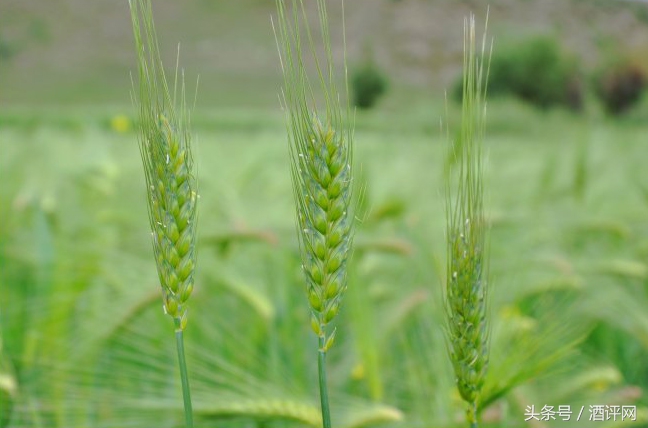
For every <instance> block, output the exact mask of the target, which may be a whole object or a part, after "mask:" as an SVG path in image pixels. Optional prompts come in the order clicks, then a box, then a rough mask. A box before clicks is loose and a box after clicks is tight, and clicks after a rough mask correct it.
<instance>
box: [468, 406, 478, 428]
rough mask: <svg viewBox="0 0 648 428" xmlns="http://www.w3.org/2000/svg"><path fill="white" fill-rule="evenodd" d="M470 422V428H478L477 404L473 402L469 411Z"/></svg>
mask: <svg viewBox="0 0 648 428" xmlns="http://www.w3.org/2000/svg"><path fill="white" fill-rule="evenodd" d="M468 422H469V423H470V428H477V403H476V402H473V403H471V404H470V408H469V409H468Z"/></svg>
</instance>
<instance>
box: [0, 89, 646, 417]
mask: <svg viewBox="0 0 648 428" xmlns="http://www.w3.org/2000/svg"><path fill="white" fill-rule="evenodd" d="M638 111H639V113H637V114H635V115H630V116H629V117H627V118H625V119H622V120H616V121H613V120H610V119H606V118H603V117H601V116H598V115H597V114H586V115H581V116H574V115H572V114H569V113H567V112H564V111H559V110H557V111H549V112H545V113H538V112H536V111H534V110H532V109H530V108H528V107H526V106H524V105H521V104H518V103H515V102H513V101H507V100H503V101H496V102H493V103H491V104H490V105H489V113H488V126H487V137H486V142H485V144H486V148H487V154H488V156H487V158H488V159H487V162H488V168H487V175H486V189H487V212H488V213H489V219H490V223H491V242H490V249H491V266H490V277H491V283H492V286H493V289H492V290H493V291H492V306H491V311H492V315H493V318H494V320H495V322H494V323H493V330H492V357H491V368H490V372H489V378H488V380H487V385H486V400H485V401H486V402H485V403H484V407H485V408H484V416H483V419H484V421H485V424H484V426H491V427H521V426H533V427H551V426H563V425H570V426H583V427H591V426H596V427H613V426H619V427H620V426H624V427H625V426H636V427H646V426H648V397H647V393H648V221H646V219H647V218H648V168H646V164H645V162H646V157H645V155H646V138H645V136H646V134H647V132H648V125H646V123H648V122H646V120H645V118H644V117H642V116H641V114H642V113H641V111H644V110H638ZM444 116H445V113H444V109H443V108H442V106H438V105H429V104H420V105H416V104H414V105H411V106H410V107H409V108H408V109H406V110H399V111H398V112H396V111H395V110H390V109H382V110H378V111H375V112H370V113H359V114H358V117H357V124H356V143H357V146H356V156H355V158H356V162H357V166H358V171H359V172H360V174H359V176H360V178H361V179H362V182H361V183H358V185H359V186H363V187H364V189H365V198H364V202H363V204H362V210H361V213H360V215H359V217H360V218H359V219H358V230H357V237H356V244H357V245H356V250H355V253H354V259H353V262H352V264H351V267H350V269H351V271H350V275H351V277H350V284H349V291H348V294H347V297H346V298H345V300H344V303H343V309H342V312H341V316H340V319H339V320H338V321H337V323H338V334H337V340H336V346H335V347H334V348H333V349H332V350H331V354H330V360H329V361H330V368H329V370H330V376H331V380H330V388H331V399H332V411H333V422H334V424H335V426H338V427H340V428H351V427H369V426H384V427H407V428H410V427H421V428H430V427H454V426H463V425H464V422H463V418H464V413H463V407H462V403H461V400H460V398H459V396H458V394H457V393H456V392H455V389H454V385H453V379H452V370H451V368H450V365H449V362H448V358H447V355H446V349H445V343H444V339H443V331H442V327H441V322H442V304H441V301H440V295H441V287H442V284H443V276H444V267H445V244H444V236H443V233H444V227H445V220H444V207H443V201H444V198H443V181H442V174H443V168H444V165H445V162H446V158H447V154H446V148H447V142H446V139H445V137H444V135H443V133H442V132H441V130H440V126H439V120H440V118H442V117H444ZM132 117H133V116H132V111H131V110H130V109H118V108H94V109H92V108H90V109H81V108H69V109H62V110H58V111H55V112H54V111H50V110H45V109H40V110H34V109H30V110H20V109H6V110H5V111H3V112H2V114H1V115H0V153H2V156H0V174H2V176H1V180H0V183H1V184H0V344H1V348H0V427H12V428H18V427H21V428H22V427H37V428H40V427H43V428H54V427H61V428H64V427H65V428H68V427H78V428H80V427H92V428H100V427H138V428H139V427H150V426H156V427H169V428H171V427H179V426H181V425H182V401H181V397H180V390H179V379H178V376H177V371H176V370H177V369H176V366H175V350H174V343H173V339H172V337H171V323H170V322H169V319H168V317H165V316H164V314H163V312H162V308H161V306H162V303H161V300H160V296H159V286H158V285H157V278H156V272H155V266H154V262H153V257H152V252H151V243H150V236H149V232H148V219H147V214H146V205H145V204H146V203H145V196H144V190H145V189H144V177H143V173H142V170H141V165H140V157H139V151H138V147H137V143H136V135H135V133H134V132H133V131H132V126H133V123H132ZM457 117H458V111H457V107H456V106H452V105H451V106H450V111H449V118H450V128H451V130H452V129H453V128H454V127H455V125H456V124H455V122H456V119H457ZM193 124H194V126H195V130H196V132H195V135H196V138H195V139H196V161H197V164H198V171H199V189H200V206H199V222H200V225H199V254H198V262H199V267H198V279H197V284H196V291H195V296H196V297H195V299H192V302H191V308H190V323H189V328H188V330H187V332H186V346H187V352H188V353H189V357H188V358H189V371H190V376H191V382H192V389H193V397H194V409H195V413H196V417H197V419H198V421H197V424H198V426H201V427H209V426H214V427H216V426H218V427H227V428H229V427H232V428H238V427H259V428H260V427H289V426H294V427H306V426H317V425H318V424H319V423H320V422H319V407H318V401H317V400H318V398H317V390H316V379H317V378H316V367H315V364H314V361H315V359H314V358H313V355H311V354H312V350H313V349H315V346H314V343H313V342H314V340H315V339H314V337H312V333H311V332H310V327H309V322H308V307H307V303H306V299H305V294H304V290H303V286H302V280H301V272H300V269H299V256H298V252H297V241H296V237H295V233H294V232H295V230H294V227H295V226H294V221H293V220H294V211H293V201H292V191H291V187H290V178H289V159H288V150H287V141H286V132H285V125H284V122H283V116H282V114H281V112H280V111H279V109H278V108H277V109H252V108H248V109H243V108H242V109H240V110H232V109H228V110H213V111H209V110H207V111H205V110H201V111H197V112H196V113H195V116H194V118H193ZM450 134H451V135H452V131H451V132H450ZM531 405H533V406H535V409H536V411H538V412H539V410H540V409H541V408H542V407H543V406H544V405H548V406H555V408H556V409H557V407H558V406H559V405H569V406H571V409H572V411H573V413H574V414H573V417H572V418H571V419H572V420H571V422H564V421H562V420H560V418H559V417H556V419H557V420H550V421H531V422H525V418H526V416H525V414H526V412H527V409H528V408H527V406H531ZM590 405H627V406H636V409H637V421H636V422H631V421H628V420H626V421H624V422H623V423H621V422H620V421H617V422H616V423H614V421H612V420H609V421H606V422H591V421H588V420H587V417H588V416H589V415H590V413H588V412H589V411H590V407H589V406H590ZM581 406H585V407H584V408H585V410H584V413H583V417H582V419H581V421H580V422H578V423H577V422H575V418H576V414H577V413H578V411H579V409H580V408H581ZM527 424H528V425H527Z"/></svg>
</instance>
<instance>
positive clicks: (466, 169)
mask: <svg viewBox="0 0 648 428" xmlns="http://www.w3.org/2000/svg"><path fill="white" fill-rule="evenodd" d="M464 26H465V29H464V72H463V73H464V79H463V100H462V103H463V104H462V123H461V133H460V137H459V138H460V139H459V141H455V142H453V144H452V149H451V150H452V151H453V153H452V156H454V158H455V159H454V160H455V166H456V168H457V169H458V170H457V171H456V175H455V176H454V179H453V176H451V175H449V176H448V177H447V179H446V183H447V189H446V198H447V200H446V217H447V231H446V237H447V245H448V247H447V251H448V256H447V257H448V267H447V269H448V270H447V284H446V289H445V308H446V323H447V338H448V348H449V354H450V359H451V361H452V365H453V367H454V372H455V377H456V382H457V388H458V390H459V393H460V395H461V397H462V398H463V399H464V400H465V401H466V402H467V403H468V404H469V410H468V420H469V422H470V423H471V426H476V423H477V409H478V401H479V395H480V392H481V389H482V387H483V384H484V380H485V377H486V370H487V367H488V356H489V353H488V346H489V327H488V314H487V297H488V296H487V291H488V287H487V272H486V270H487V269H486V268H487V257H486V232H487V226H486V222H485V218H484V201H483V199H484V196H483V182H482V175H483V171H482V170H483V165H482V163H483V161H482V140H483V132H484V120H485V112H486V110H485V96H486V85H485V82H486V76H485V74H484V44H483V45H482V53H481V55H478V54H476V53H475V21H474V16H471V17H470V21H466V22H465V23H464ZM453 172H454V171H449V172H448V174H453ZM453 193H454V196H453Z"/></svg>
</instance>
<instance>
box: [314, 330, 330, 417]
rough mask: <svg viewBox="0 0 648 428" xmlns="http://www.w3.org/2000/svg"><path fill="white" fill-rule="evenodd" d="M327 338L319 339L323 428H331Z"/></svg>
mask: <svg viewBox="0 0 648 428" xmlns="http://www.w3.org/2000/svg"><path fill="white" fill-rule="evenodd" d="M325 343H326V338H325V337H324V336H320V337H319V351H318V356H317V373H318V375H319V388H320V402H321V404H322V425H323V428H331V411H330V409H329V401H328V388H327V387H326V350H325V349H324V346H325Z"/></svg>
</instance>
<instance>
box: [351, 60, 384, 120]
mask: <svg viewBox="0 0 648 428" xmlns="http://www.w3.org/2000/svg"><path fill="white" fill-rule="evenodd" d="M351 89H352V91H353V104H354V105H355V106H356V107H358V108H361V109H369V108H371V107H373V106H374V105H375V104H376V101H378V98H380V96H381V95H383V94H384V93H385V91H386V90H387V78H386V77H385V75H384V74H383V73H382V71H381V70H380V69H379V68H378V66H377V65H376V64H375V63H373V62H366V63H365V64H364V65H362V66H361V67H359V68H358V69H357V70H356V71H355V72H354V73H353V78H352V79H351Z"/></svg>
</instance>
